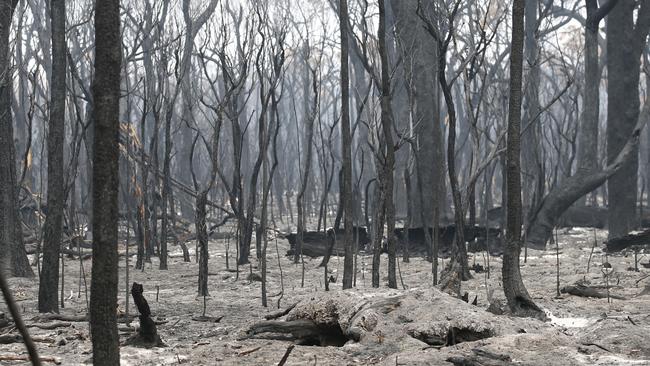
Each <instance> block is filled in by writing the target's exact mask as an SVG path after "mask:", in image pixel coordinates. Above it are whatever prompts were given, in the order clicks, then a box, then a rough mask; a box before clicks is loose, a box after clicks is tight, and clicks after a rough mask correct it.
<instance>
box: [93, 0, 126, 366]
mask: <svg viewBox="0 0 650 366" xmlns="http://www.w3.org/2000/svg"><path fill="white" fill-rule="evenodd" d="M95 47H96V48H95V80H94V81H93V100H94V109H93V120H94V121H95V136H94V139H93V141H94V144H93V145H94V154H93V259H92V266H93V272H92V279H91V285H90V290H91V292H90V332H91V336H92V343H93V364H95V365H119V364H120V349H119V335H118V333H117V313H116V311H115V309H116V308H117V287H118V255H117V240H118V238H117V225H118V218H119V213H118V201H117V193H118V186H119V165H118V162H119V147H118V141H119V120H118V115H119V114H118V113H117V112H118V111H119V108H120V104H119V98H120V63H121V60H122V52H121V51H122V42H121V35H120V1H119V0H103V1H97V2H96V4H95Z"/></svg>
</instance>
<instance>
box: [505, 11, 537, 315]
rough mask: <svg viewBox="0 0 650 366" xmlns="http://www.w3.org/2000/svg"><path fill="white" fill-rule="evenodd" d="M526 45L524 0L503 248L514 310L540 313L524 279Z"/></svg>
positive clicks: (516, 49)
mask: <svg viewBox="0 0 650 366" xmlns="http://www.w3.org/2000/svg"><path fill="white" fill-rule="evenodd" d="M523 48H524V0H514V3H513V6H512V51H511V56H510V100H509V103H508V135H507V140H506V146H507V147H506V169H507V171H506V187H507V188H506V189H507V193H506V195H507V197H506V200H507V220H506V225H507V226H506V244H505V249H504V252H503V268H502V276H503V291H504V293H505V296H506V299H507V301H508V306H509V307H510V310H511V311H512V312H513V313H514V314H520V315H538V314H539V313H540V312H541V310H540V309H539V307H537V305H536V304H535V303H534V302H533V300H532V299H531V297H530V295H528V291H527V290H526V287H525V286H524V282H523V281H522V279H521V272H520V270H519V254H520V252H521V221H522V209H521V169H520V159H521V158H520V139H519V138H520V133H521V132H520V130H521V84H522V69H523Z"/></svg>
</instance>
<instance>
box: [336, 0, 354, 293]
mask: <svg viewBox="0 0 650 366" xmlns="http://www.w3.org/2000/svg"><path fill="white" fill-rule="evenodd" d="M348 23H349V18H348V1H347V0H339V27H340V32H341V147H342V150H343V151H342V160H343V192H342V193H343V199H342V201H343V206H344V207H343V211H344V212H343V220H344V226H345V239H344V240H345V258H344V260H343V289H348V288H352V277H353V271H354V268H353V257H354V253H353V248H354V242H353V238H352V153H351V144H352V137H351V134H350V73H349V70H348V50H349V44H348V31H349V30H348ZM339 194H341V192H339Z"/></svg>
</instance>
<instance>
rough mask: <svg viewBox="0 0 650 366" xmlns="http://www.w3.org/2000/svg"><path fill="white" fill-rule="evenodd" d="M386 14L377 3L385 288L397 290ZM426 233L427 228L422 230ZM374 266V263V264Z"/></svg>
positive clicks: (393, 151)
mask: <svg viewBox="0 0 650 366" xmlns="http://www.w3.org/2000/svg"><path fill="white" fill-rule="evenodd" d="M385 14H386V12H385V4H384V0H379V29H378V30H377V33H378V38H379V57H380V58H381V125H382V130H383V134H384V145H385V146H386V157H385V161H384V170H383V172H382V175H381V176H380V177H379V178H380V180H382V181H383V183H382V184H381V189H382V190H383V192H382V194H381V195H382V198H383V203H384V209H385V212H386V216H385V217H386V224H387V228H386V229H387V231H388V232H387V233H386V236H387V237H388V287H390V288H397V276H396V272H395V269H396V262H397V260H396V258H395V203H394V202H393V172H394V169H395V146H394V143H393V121H392V111H391V90H390V75H389V71H388V55H387V54H386V15H385ZM425 230H426V228H425ZM373 264H374V261H373Z"/></svg>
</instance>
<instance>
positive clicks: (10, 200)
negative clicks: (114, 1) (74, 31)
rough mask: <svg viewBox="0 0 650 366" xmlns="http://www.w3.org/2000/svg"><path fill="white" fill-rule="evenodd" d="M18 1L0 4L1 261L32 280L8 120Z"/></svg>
mask: <svg viewBox="0 0 650 366" xmlns="http://www.w3.org/2000/svg"><path fill="white" fill-rule="evenodd" d="M17 3H18V1H17V0H2V1H0V131H2V133H0V253H2V254H0V260H1V261H2V263H1V265H2V267H3V268H5V269H7V270H9V272H10V273H11V274H12V275H14V276H20V277H24V276H32V275H33V272H32V269H31V268H30V266H29V262H28V260H27V254H26V253H25V248H24V246H23V232H22V228H21V226H20V218H19V214H18V185H17V176H16V160H15V159H16V150H15V145H14V132H13V121H12V117H11V97H10V95H11V86H12V70H11V67H10V59H11V53H10V51H9V50H10V48H9V31H10V28H11V19H12V17H13V13H14V10H15V8H16V5H17Z"/></svg>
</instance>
